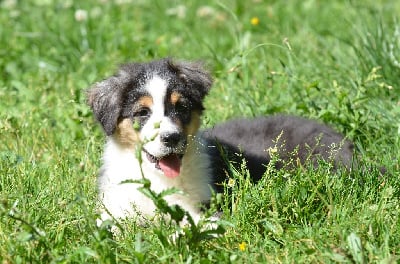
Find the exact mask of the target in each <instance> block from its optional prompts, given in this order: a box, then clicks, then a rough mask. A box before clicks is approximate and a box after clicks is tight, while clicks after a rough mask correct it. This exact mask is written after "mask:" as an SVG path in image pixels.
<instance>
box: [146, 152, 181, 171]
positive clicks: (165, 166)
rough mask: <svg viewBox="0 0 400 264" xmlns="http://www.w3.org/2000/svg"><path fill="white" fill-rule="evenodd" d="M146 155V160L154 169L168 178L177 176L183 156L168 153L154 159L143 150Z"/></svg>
mask: <svg viewBox="0 0 400 264" xmlns="http://www.w3.org/2000/svg"><path fill="white" fill-rule="evenodd" d="M143 152H144V153H146V157H147V159H148V160H149V161H150V162H151V163H154V164H155V165H154V166H155V167H156V168H157V169H159V170H161V171H162V172H163V173H164V175H165V176H167V177H168V178H175V177H177V176H179V174H180V171H181V165H182V158H183V154H177V153H169V154H167V155H165V156H162V157H155V156H153V155H151V154H150V153H149V152H147V151H146V150H145V149H143Z"/></svg>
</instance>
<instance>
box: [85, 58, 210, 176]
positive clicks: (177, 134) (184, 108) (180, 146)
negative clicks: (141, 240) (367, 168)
mask: <svg viewBox="0 0 400 264" xmlns="http://www.w3.org/2000/svg"><path fill="white" fill-rule="evenodd" d="M211 84H212V80H211V77H210V75H209V74H208V73H207V72H206V71H205V70H204V69H203V68H202V66H201V64H198V63H188V62H173V61H171V60H170V59H163V60H159V61H153V62H149V63H131V64H126V65H124V66H122V67H121V68H120V70H119V72H118V73H117V74H116V75H114V76H112V77H110V78H108V79H106V80H104V81H102V82H99V83H97V84H95V85H94V86H93V87H92V88H91V89H90V90H89V91H88V103H89V105H90V107H91V108H92V110H93V112H94V115H95V117H96V119H97V120H98V121H99V122H100V124H101V125H102V127H103V129H104V131H105V133H106V134H107V135H108V136H111V137H113V139H114V140H115V141H116V142H117V143H118V144H120V146H122V147H126V148H130V149H132V151H134V150H135V147H137V146H139V145H141V144H143V145H142V151H143V152H144V153H145V154H146V155H145V156H146V158H144V159H147V162H151V163H154V165H155V167H156V168H157V169H160V170H162V171H163V172H164V174H165V175H166V176H168V177H175V176H178V175H179V170H180V165H181V159H182V156H183V154H184V153H185V150H186V144H187V141H188V139H189V137H190V136H191V135H194V134H195V133H196V132H197V130H198V128H199V126H200V116H201V113H202V111H203V99H204V97H205V95H206V94H207V93H208V91H209V89H210V87H211ZM138 143H139V144H138Z"/></svg>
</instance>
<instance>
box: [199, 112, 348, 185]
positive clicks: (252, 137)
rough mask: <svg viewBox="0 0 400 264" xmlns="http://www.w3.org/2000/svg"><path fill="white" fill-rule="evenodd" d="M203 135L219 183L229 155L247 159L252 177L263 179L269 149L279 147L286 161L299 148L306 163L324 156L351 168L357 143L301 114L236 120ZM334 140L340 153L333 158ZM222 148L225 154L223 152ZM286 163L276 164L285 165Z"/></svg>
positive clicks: (220, 125) (230, 158)
mask: <svg viewBox="0 0 400 264" xmlns="http://www.w3.org/2000/svg"><path fill="white" fill-rule="evenodd" d="M280 135H281V137H280V139H279V141H278V142H277V138H278V137H279V136H280ZM201 136H202V137H203V139H204V140H205V144H207V146H208V148H207V149H208V152H209V154H210V157H212V163H213V166H212V167H213V168H215V171H214V175H215V176H214V178H215V179H214V180H215V181H216V182H222V181H224V180H225V174H226V173H225V172H224V170H226V169H227V166H226V160H225V158H228V160H230V161H232V160H233V161H236V162H241V159H242V158H245V159H246V162H247V167H248V169H249V171H250V175H251V177H252V178H253V180H255V181H257V180H259V179H260V178H261V177H262V175H263V174H264V172H265V170H266V167H265V165H266V164H268V163H269V162H270V159H271V157H270V154H269V151H268V149H269V148H274V147H275V146H277V150H278V154H279V158H280V159H281V161H282V162H283V163H284V162H285V161H288V159H289V158H290V154H291V153H293V151H294V150H295V149H296V148H297V147H298V149H297V151H298V152H297V156H298V158H299V160H300V162H302V163H304V162H306V160H307V159H308V158H309V159H310V160H311V161H312V162H314V163H315V165H317V161H318V159H319V158H322V159H325V160H331V161H332V162H333V165H334V166H336V167H337V166H341V165H342V166H345V167H350V166H351V162H352V155H353V145H352V143H351V142H350V141H348V140H346V139H345V138H344V137H343V136H342V135H341V134H339V133H337V132H335V131H334V130H333V129H332V128H330V127H328V126H326V125H324V124H320V123H317V122H315V121H312V120H309V119H304V118H301V117H295V116H286V115H276V116H271V117H259V118H256V119H236V120H232V121H228V122H226V123H223V124H219V125H216V126H215V127H213V128H209V129H206V130H204V131H202V132H201ZM333 143H334V144H335V145H336V149H338V152H337V153H336V155H334V156H333V157H332V156H331V154H332V146H331V145H332V144H333ZM221 147H222V149H221ZM221 150H223V152H224V153H222V154H221ZM237 153H240V154H242V156H243V157H241V156H240V155H237ZM310 154H311V157H310ZM223 155H225V158H224V156H223ZM283 163H278V164H276V165H277V166H278V167H282V166H283ZM216 188H217V189H218V186H216Z"/></svg>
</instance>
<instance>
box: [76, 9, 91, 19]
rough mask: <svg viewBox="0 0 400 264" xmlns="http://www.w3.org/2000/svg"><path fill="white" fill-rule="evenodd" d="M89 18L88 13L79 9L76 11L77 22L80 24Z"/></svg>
mask: <svg viewBox="0 0 400 264" xmlns="http://www.w3.org/2000/svg"><path fill="white" fill-rule="evenodd" d="M87 18H88V13H87V11H86V10H83V9H78V10H76V11H75V20H76V21H78V22H82V21H86V20H87Z"/></svg>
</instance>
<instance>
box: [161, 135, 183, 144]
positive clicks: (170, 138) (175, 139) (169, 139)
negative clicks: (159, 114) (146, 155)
mask: <svg viewBox="0 0 400 264" xmlns="http://www.w3.org/2000/svg"><path fill="white" fill-rule="evenodd" d="M181 138H182V135H181V133H179V132H171V133H162V134H161V135H160V140H161V142H162V143H163V144H164V145H165V146H167V147H176V145H178V143H179V141H180V140H181Z"/></svg>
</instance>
